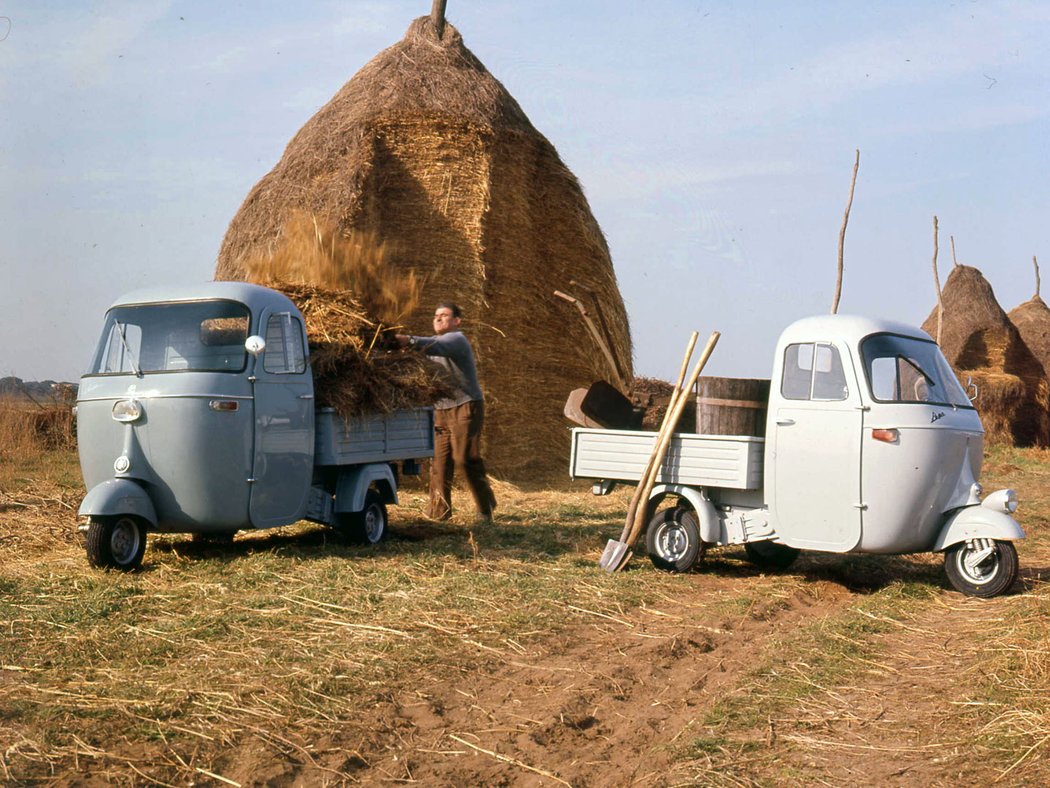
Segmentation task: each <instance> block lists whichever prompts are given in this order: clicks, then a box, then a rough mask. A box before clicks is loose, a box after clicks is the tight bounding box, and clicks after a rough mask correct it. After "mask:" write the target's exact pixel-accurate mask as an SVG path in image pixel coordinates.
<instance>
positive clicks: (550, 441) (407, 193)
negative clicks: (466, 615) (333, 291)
mask: <svg viewBox="0 0 1050 788" xmlns="http://www.w3.org/2000/svg"><path fill="white" fill-rule="evenodd" d="M297 211H306V212H308V213H309V214H311V215H314V216H318V217H323V218H326V219H330V220H332V221H333V222H334V223H335V225H336V227H337V228H338V230H339V231H340V232H342V233H344V234H345V233H352V232H354V233H367V234H369V235H370V236H371V237H373V238H375V239H377V240H381V241H383V242H385V243H386V245H387V246H386V248H387V250H388V251H387V259H388V262H389V263H390V265H391V266H392V267H393V268H394V269H395V270H399V271H413V272H416V273H417V274H418V275H419V276H420V277H421V279H422V289H421V300H420V302H419V306H418V307H417V308H415V309H413V310H412V311H411V312H410V313H407V315H406V323H407V325H408V326H409V327H410V329H411V331H409V332H407V333H413V334H423V335H429V334H430V333H432V331H431V316H432V314H433V312H432V310H433V308H434V305H435V304H436V302H437V301H440V300H450V301H455V302H457V303H458V304H460V305H461V306H462V308H463V311H464V320H463V328H464V331H465V332H466V333H467V335H468V337H469V338H470V340H471V342H472V343H473V345H474V349H475V353H476V356H477V362H478V372H479V376H480V378H481V384H482V388H483V389H484V390H485V398H486V426H485V440H486V447H485V457H486V460H487V464H488V465H489V466H490V469H492V470H494V471H496V472H497V473H499V474H501V475H503V476H505V477H513V478H516V479H523V478H528V477H531V476H535V475H549V474H551V473H553V472H556V473H559V474H564V472H565V468H566V465H567V461H568V452H569V440H568V437H567V435H566V432H565V425H564V421H563V418H562V409H563V406H564V403H565V397H566V395H567V393H568V392H569V391H571V390H572V389H574V388H577V387H580V386H586V385H589V384H590V383H591V382H592V381H594V380H596V379H602V378H610V371H609V370H608V369H607V368H606V363H605V360H604V358H603V356H602V354H601V353H600V352H598V350H597V348H596V347H595V345H594V343H593V341H592V339H591V337H590V335H589V334H588V332H587V328H586V326H585V325H584V323H583V321H581V320H580V319H579V316H578V315H577V314H576V313H575V312H574V311H573V310H572V309H571V308H569V307H567V306H566V305H565V304H564V303H563V302H561V301H557V300H556V299H555V298H554V297H553V291H554V290H556V289H566V288H569V283H570V282H571V281H573V280H575V281H577V282H578V283H580V285H581V286H582V287H584V288H587V289H589V290H590V291H593V292H594V294H595V299H596V302H597V304H598V305H600V307H601V310H602V313H603V314H604V316H605V318H606V322H607V324H608V326H609V329H610V344H611V346H612V353H613V355H614V356H615V358H616V360H617V362H618V364H619V366H620V369H621V371H622V373H623V375H622V377H624V378H626V379H630V377H631V343H630V333H629V330H628V326H627V315H626V310H625V308H624V304H623V300H622V298H621V296H620V292H619V289H618V288H617V284H616V277H615V274H614V272H613V267H612V261H611V260H610V257H609V250H608V246H607V244H606V242H605V238H604V236H603V235H602V232H601V229H600V228H599V226H598V223H597V222H596V221H595V219H594V216H593V215H592V214H591V211H590V208H589V206H588V204H587V200H586V198H585V197H584V195H583V191H582V190H581V188H580V185H579V183H578V182H577V180H576V178H575V177H574V176H573V174H572V173H571V172H570V171H569V169H568V168H567V167H566V166H565V164H564V163H563V162H562V161H561V159H560V157H559V156H558V153H557V151H556V150H555V149H554V146H553V145H551V143H550V142H549V141H548V140H547V139H546V138H545V137H544V136H543V135H542V134H540V132H539V131H537V130H536V128H535V127H534V126H533V125H532V123H531V122H530V121H529V119H528V118H527V117H526V115H525V113H524V112H523V111H522V109H521V107H520V106H519V105H518V103H517V102H516V101H515V100H514V98H513V97H512V96H511V95H510V94H509V93H508V92H507V90H506V88H504V86H503V85H502V84H500V83H499V81H497V80H496V79H495V78H494V77H493V76H492V74H490V73H489V72H488V70H486V68H485V67H484V65H482V63H481V62H480V61H479V60H478V59H477V58H476V57H475V56H474V54H473V53H471V52H470V50H469V49H467V48H466V46H464V44H463V40H462V38H461V37H460V34H459V32H458V31H457V30H456V29H455V28H454V27H453V26H452V25H449V24H445V25H444V28H443V31H441V32H439V27H438V26H436V25H435V24H434V23H433V22H432V21H431V19H430V18H429V17H423V18H420V19H417V20H415V21H414V22H412V24H411V25H410V26H409V28H408V31H407V33H406V34H405V37H404V39H403V40H402V41H400V42H399V43H397V44H395V45H394V46H392V47H390V48H389V49H387V50H385V51H383V52H381V53H380V54H379V55H377V56H376V57H375V58H374V59H373V60H372V61H371V62H370V63H368V64H367V65H365V66H364V68H362V69H361V70H360V71H359V72H358V73H357V74H356V75H355V76H354V77H353V78H352V79H351V80H350V81H349V82H348V83H346V85H344V86H343V88H342V89H341V90H340V91H339V92H338V93H337V94H336V95H335V96H334V97H333V98H332V100H331V101H329V103H328V104H326V105H325V106H324V107H322V108H321V109H320V111H318V113H317V114H316V115H315V116H314V117H313V118H311V119H310V120H309V121H308V122H307V123H306V125H305V126H303V128H302V129H300V131H299V132H298V133H297V134H296V135H295V137H294V138H293V139H292V140H291V142H290V143H289V144H288V146H287V148H286V149H285V152H284V155H283V156H282V158H281V160H280V161H279V162H278V163H277V165H276V166H275V167H274V168H273V170H272V171H271V172H269V173H268V174H267V175H266V176H264V177H263V178H262V180H261V181H259V183H258V184H256V186H255V187H254V188H253V189H252V191H251V192H250V193H249V194H248V196H247V198H246V199H245V201H244V204H243V205H242V206H241V208H240V210H239V211H238V213H237V215H236V216H235V217H234V218H233V220H232V221H231V222H230V227H229V230H228V231H227V233H226V237H225V238H224V240H223V243H222V247H221V249H220V252H219V259H218V264H217V266H216V277H217V278H220V279H242V278H244V277H245V265H246V261H247V260H248V259H249V258H251V257H253V256H255V255H258V254H260V253H263V254H265V253H266V252H267V250H268V249H269V248H270V247H271V246H272V245H273V243H274V241H275V239H276V238H277V237H278V236H279V234H280V232H281V228H282V227H283V226H284V224H285V222H286V221H287V220H288V218H289V217H290V216H291V215H293V214H294V213H295V212H297ZM306 281H309V280H306Z"/></svg>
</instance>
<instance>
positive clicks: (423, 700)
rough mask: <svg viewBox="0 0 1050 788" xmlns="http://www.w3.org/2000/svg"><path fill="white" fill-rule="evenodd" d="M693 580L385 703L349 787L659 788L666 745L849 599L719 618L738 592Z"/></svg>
mask: <svg viewBox="0 0 1050 788" xmlns="http://www.w3.org/2000/svg"><path fill="white" fill-rule="evenodd" d="M696 580H697V582H695V583H692V584H690V585H688V586H687V587H685V588H683V591H686V589H688V591H687V592H686V593H685V594H683V596H682V597H681V598H676V599H675V600H673V601H671V600H669V601H668V603H667V604H664V605H662V606H661V607H660V608H658V609H654V608H641V609H638V610H635V611H632V612H631V613H630V614H629V615H628V616H625V617H622V618H618V619H617V620H610V619H608V618H602V617H601V616H599V615H595V616H592V617H591V618H592V623H585V624H580V625H578V626H575V627H573V628H571V629H568V630H566V631H563V632H561V633H559V634H558V636H557V637H556V638H554V639H552V640H549V641H546V642H544V643H541V644H537V645H534V646H533V647H532V648H530V649H529V650H528V651H527V653H525V654H517V655H507V656H505V657H504V658H503V659H502V660H501V661H491V660H487V661H486V662H485V664H484V665H483V666H479V667H478V668H476V669H470V670H468V669H464V671H463V673H462V675H461V678H460V679H458V680H456V681H452V682H428V683H423V684H421V685H420V686H419V687H418V688H417V689H416V690H414V691H410V692H406V693H403V694H401V695H399V696H398V697H396V698H394V699H393V700H392V701H391V702H389V703H385V704H383V705H381V706H380V707H379V708H378V709H377V711H376V714H375V715H374V716H373V717H372V722H371V724H370V725H366V726H365V727H370V728H371V729H372V730H373V731H375V733H376V736H375V737H374V738H372V741H371V742H364V741H359V742H356V743H355V744H354V746H353V747H348V746H347V742H345V741H342V742H340V744H341V745H342V747H343V748H344V751H345V749H353V750H356V751H358V752H359V753H361V755H362V759H363V761H364V762H367V764H368V765H367V767H365V766H364V765H363V763H361V762H358V763H357V766H358V767H361V768H358V769H357V770H355V771H354V774H355V776H356V777H360V778H361V779H362V780H363V781H366V782H372V781H377V782H382V781H387V780H389V781H395V780H397V781H401V780H416V781H419V782H421V783H424V784H438V785H443V784H457V783H458V784H478V785H482V784H483V785H520V784H543V785H548V784H549V785H554V784H560V783H563V782H564V783H569V784H572V785H574V786H588V785H608V784H631V783H636V784H658V783H660V782H662V781H663V779H664V776H665V775H666V774H667V772H668V770H669V768H670V765H671V754H672V748H673V747H674V746H675V745H678V744H683V743H684V742H685V741H686V740H687V739H688V728H689V726H690V724H691V723H692V722H693V721H694V720H696V719H698V718H701V717H703V715H704V713H705V710H706V709H707V708H708V707H710V706H711V705H712V704H713V703H714V702H716V701H717V700H719V699H720V698H721V697H722V696H723V695H724V693H725V692H726V691H728V690H729V689H731V688H733V687H735V686H736V685H737V683H738V682H739V680H740V679H741V678H742V676H743V675H744V674H745V673H746V672H747V671H748V670H749V669H750V668H751V667H752V666H753V665H754V660H755V657H756V655H757V654H760V653H761V652H762V651H763V649H764V648H765V646H766V643H767V641H769V639H770V638H773V637H777V636H778V635H781V634H783V633H784V632H786V631H788V630H789V629H790V628H792V627H795V626H797V625H798V624H800V622H805V621H809V620H812V619H813V618H815V617H822V616H825V615H828V614H829V613H832V612H834V611H835V610H837V609H839V608H841V607H843V606H845V605H847V604H849V601H850V600H851V598H852V597H853V594H851V593H850V592H849V591H848V590H846V589H845V588H843V587H842V586H841V585H839V584H836V583H833V582H828V581H824V580H817V581H805V582H803V583H801V584H800V585H798V586H794V587H790V588H788V589H787V590H785V591H784V595H782V596H772V597H770V598H766V599H762V600H761V601H760V602H756V603H755V604H753V605H752V607H751V608H750V609H749V610H747V611H746V613H744V614H743V615H740V614H735V615H734V614H729V615H727V614H724V613H723V614H721V615H719V616H718V617H717V618H712V614H711V612H710V608H711V600H712V595H713V594H717V593H719V592H720V591H727V592H731V593H732V594H734V595H736V596H738V595H739V594H740V592H741V590H742V588H741V586H740V581H739V580H733V579H720V578H715V577H713V576H710V575H708V576H706V577H704V578H702V580H701V578H696ZM702 609H707V610H708V613H707V614H706V616H703V615H702V614H697V611H698V610H702ZM694 616H697V617H694ZM705 617H706V618H707V619H708V620H706V621H705V620H703V619H704V618H705ZM332 765H334V764H332Z"/></svg>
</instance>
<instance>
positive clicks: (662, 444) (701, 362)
mask: <svg viewBox="0 0 1050 788" xmlns="http://www.w3.org/2000/svg"><path fill="white" fill-rule="evenodd" d="M720 336H722V335H721V334H720V333H719V332H718V331H715V332H714V333H712V334H711V338H710V339H708V340H707V345H706V347H704V351H703V353H701V354H700V358H699V359H697V361H696V366H695V367H693V371H692V373H691V374H690V375H689V382H688V383H687V384H686V385H685V387H684V388H682V389H681V390H680V392H679V396H678V398H677V399H676V400H675V403H674V413H673V414H672V416H671V417H670V420H669V422H668V423H667V424H666V425H665V426H666V429H664V430H663V432H662V434H661V435H660V436H659V438H658V440H659V442H658V443H657V446H656V449H655V450H654V451H653V456H652V459H651V461H650V465H649V468H648V472H647V474H646V477H645V479H644V480H643V482H642V483H641V484H639V485H638V488H637V489H636V490H635V496H634V498H633V499H632V503H634V504H635V511H634V517H633V518H632V519H633V522H632V526H631V532H630V533H629V534H628V535H627V538H626V539H623V540H621V541H623V542H624V543H625V544H626V545H627V551H626V552H625V553H624V555H625V560H624V561H623V563H621V564H620V566H618V567H616V570H617V571H619V570H620V569H623V567H625V566H627V562H628V561H630V549H631V547H632V546H633V545H634V543H635V541H637V539H638V536H639V534H641V532H642V528H643V526H644V521H645V517H644V516H641V517H640V516H639V515H644V513H645V510H646V509H647V508H648V505H649V494H650V493H651V492H652V490H653V487H654V486H655V484H656V477H657V476H658V475H659V473H660V467H661V466H662V465H663V463H664V457H665V456H666V454H667V448H668V446H670V445H671V436H672V435H673V434H674V425H675V424H676V423H677V422H678V419H679V417H681V415H682V411H683V410H685V403H686V400H687V397H686V396H685V392H686V391H689V389H691V388H692V387H693V385H694V384H695V383H696V379H697V378H699V377H700V373H701V372H702V371H703V369H704V367H705V366H706V365H707V360H708V359H709V358H711V353H712V352H713V351H714V349H715V345H717V344H718V338H719V337H720ZM635 499H637V501H635ZM628 516H630V513H628Z"/></svg>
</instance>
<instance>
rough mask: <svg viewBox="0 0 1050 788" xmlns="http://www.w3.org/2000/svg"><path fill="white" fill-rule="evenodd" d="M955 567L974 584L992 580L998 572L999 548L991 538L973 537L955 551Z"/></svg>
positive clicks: (983, 583)
mask: <svg viewBox="0 0 1050 788" xmlns="http://www.w3.org/2000/svg"><path fill="white" fill-rule="evenodd" d="M955 568H956V569H958V570H959V574H960V575H962V576H963V577H965V578H966V580H967V581H968V582H970V583H973V584H974V585H975V586H983V585H985V584H987V583H990V582H992V581H993V580H994V579H995V578H996V576H998V574H999V549H998V548H997V547H996V546H995V543H994V542H992V540H991V539H974V540H972V541H969V542H967V543H966V546H965V547H963V548H961V549H960V550H957V551H956V552H955Z"/></svg>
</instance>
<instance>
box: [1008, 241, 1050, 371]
mask: <svg viewBox="0 0 1050 788" xmlns="http://www.w3.org/2000/svg"><path fill="white" fill-rule="evenodd" d="M1032 264H1033V265H1034V266H1035V295H1033V296H1032V297H1031V298H1030V299H1029V300H1027V301H1025V302H1024V303H1023V304H1019V305H1018V306H1015V307H1014V308H1013V309H1011V310H1010V314H1009V318H1010V322H1011V323H1013V324H1014V325H1015V326H1017V330H1018V331H1020V332H1021V338H1022V339H1023V340H1024V342H1025V344H1026V345H1028V349H1029V350H1031V351H1032V353H1034V354H1035V357H1036V358H1037V359H1039V363H1040V364H1042V365H1043V371H1044V372H1046V373H1050V307H1048V306H1047V305H1046V302H1045V301H1043V299H1042V298H1040V297H1039V261H1038V260H1036V259H1035V257H1033V258H1032Z"/></svg>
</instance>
